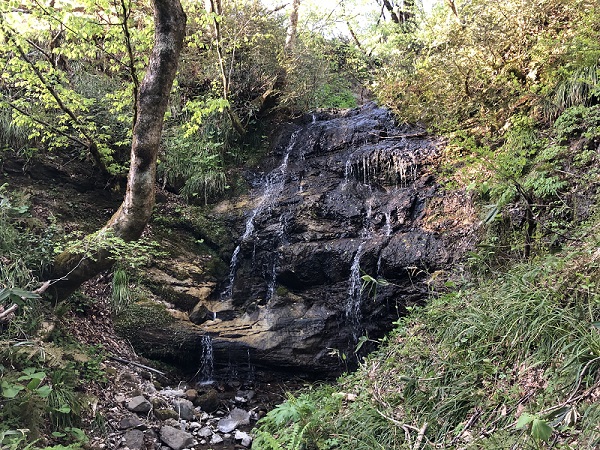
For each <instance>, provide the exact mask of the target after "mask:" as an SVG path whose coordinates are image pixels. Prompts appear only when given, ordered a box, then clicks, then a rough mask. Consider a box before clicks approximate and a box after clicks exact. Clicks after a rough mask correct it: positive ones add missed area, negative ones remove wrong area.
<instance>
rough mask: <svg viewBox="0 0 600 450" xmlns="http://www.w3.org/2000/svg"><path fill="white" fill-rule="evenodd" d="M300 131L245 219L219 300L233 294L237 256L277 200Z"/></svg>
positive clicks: (292, 138) (294, 136)
mask: <svg viewBox="0 0 600 450" xmlns="http://www.w3.org/2000/svg"><path fill="white" fill-rule="evenodd" d="M299 131H300V130H296V131H294V133H292V136H291V137H290V141H289V143H288V146H287V147H286V149H285V153H284V155H283V159H282V161H281V164H280V165H279V166H278V167H277V168H275V169H273V170H272V171H271V172H270V173H269V174H268V175H267V177H266V179H265V187H264V190H263V193H262V195H261V197H260V200H259V202H258V204H257V205H256V207H255V208H254V209H253V210H252V212H251V213H250V215H249V216H248V219H246V227H245V229H244V233H243V234H242V236H241V238H240V242H239V244H238V245H237V246H236V248H235V249H234V250H233V254H232V255H231V262H230V263H229V278H228V282H227V287H226V288H225V290H224V291H223V292H222V293H221V298H230V297H231V295H232V293H233V284H234V283H235V274H236V272H237V267H238V264H239V255H240V251H241V248H242V244H243V243H244V242H245V241H246V240H247V239H248V238H250V236H252V233H254V229H255V225H254V222H255V220H256V218H257V217H258V216H259V215H260V214H261V213H262V212H263V211H264V210H265V209H268V208H269V207H270V206H272V203H273V200H274V199H276V198H277V196H278V195H279V194H280V193H281V191H283V188H284V186H285V178H286V174H287V167H288V160H289V158H290V152H291V151H292V149H293V148H294V145H295V144H296V139H297V138H298V133H299Z"/></svg>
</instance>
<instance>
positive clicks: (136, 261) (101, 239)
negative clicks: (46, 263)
mask: <svg viewBox="0 0 600 450" xmlns="http://www.w3.org/2000/svg"><path fill="white" fill-rule="evenodd" d="M69 237H71V238H72V239H69V240H67V241H66V242H61V243H56V244H55V248H54V251H55V253H56V254H60V253H62V252H63V251H65V250H68V251H69V252H71V253H72V254H77V255H80V256H81V258H91V259H94V258H95V256H96V255H97V253H98V252H99V251H106V252H108V253H109V255H110V257H111V258H112V259H114V260H115V261H119V263H120V264H121V265H122V266H123V267H127V268H130V269H137V268H139V267H141V266H144V265H146V264H148V263H149V262H150V261H151V259H152V258H156V257H160V256H161V255H162V254H163V253H162V251H161V250H160V248H159V247H160V245H159V244H158V242H156V241H149V240H147V239H143V238H142V239H138V240H137V241H125V240H124V239H122V238H120V237H118V236H115V235H114V233H113V231H112V230H110V229H102V230H99V231H97V232H96V233H92V234H89V235H86V236H84V237H81V234H80V233H74V235H72V236H69ZM73 238H75V239H73Z"/></svg>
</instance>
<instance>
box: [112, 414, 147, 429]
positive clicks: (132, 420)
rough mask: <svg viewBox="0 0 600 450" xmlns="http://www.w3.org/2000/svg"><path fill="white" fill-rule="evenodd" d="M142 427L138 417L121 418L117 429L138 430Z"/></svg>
mask: <svg viewBox="0 0 600 450" xmlns="http://www.w3.org/2000/svg"><path fill="white" fill-rule="evenodd" d="M142 425H143V424H142V421H141V420H140V419H139V417H138V416H127V417H123V418H122V419H121V420H120V421H119V424H118V425H117V428H118V429H119V430H126V429H128V428H139V427H141V426H142Z"/></svg>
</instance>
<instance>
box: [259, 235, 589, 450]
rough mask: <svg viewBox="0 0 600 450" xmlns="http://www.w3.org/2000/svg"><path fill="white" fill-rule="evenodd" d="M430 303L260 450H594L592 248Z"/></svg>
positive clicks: (263, 427)
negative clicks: (530, 449)
mask: <svg viewBox="0 0 600 450" xmlns="http://www.w3.org/2000/svg"><path fill="white" fill-rule="evenodd" d="M587 231H588V234H590V235H593V236H594V237H593V238H591V239H589V240H588V241H587V243H586V244H585V245H578V246H576V247H575V246H573V247H570V248H568V249H566V250H565V251H563V252H562V253H558V254H555V255H548V256H544V257H540V258H538V259H535V260H532V261H529V262H522V263H518V264H516V265H513V267H512V268H511V269H510V270H508V271H506V272H504V273H496V274H495V276H494V277H491V278H490V277H487V278H486V279H484V280H481V281H478V282H474V281H471V282H468V283H467V282H465V284H464V285H463V286H461V287H460V288H458V287H455V288H453V289H452V290H451V292H448V293H444V294H440V295H433V296H432V298H431V300H430V302H429V304H428V305H427V306H425V307H423V308H419V309H415V310H413V311H412V312H411V314H410V315H409V316H407V317H405V318H402V319H400V320H399V321H398V323H397V328H396V329H395V331H394V332H393V333H392V334H391V335H390V336H388V337H387V338H386V339H384V341H383V342H382V346H381V348H380V349H379V350H378V351H377V352H375V353H374V354H372V355H370V356H369V357H368V358H367V359H365V360H364V362H363V363H362V365H361V367H360V369H359V370H358V371H357V372H356V373H353V374H349V375H346V376H344V377H342V378H341V379H340V380H338V383H337V385H336V386H335V387H332V386H327V387H323V388H319V389H316V390H313V391H310V392H306V393H303V394H300V395H299V396H297V397H291V398H290V399H289V400H288V402H287V403H285V404H283V405H281V406H279V407H278V408H276V409H275V410H274V411H272V412H270V413H269V414H267V416H266V417H265V418H263V419H262V420H261V421H260V422H259V427H258V430H257V432H256V445H257V446H258V448H261V449H265V450H266V449H277V448H284V449H291V448H294V449H352V450H360V449H365V450H366V449H417V448H421V449H433V448H480V449H527V448H532V449H535V448H565V449H567V448H569V449H593V448H598V446H600V427H599V425H598V424H599V423H600V402H598V399H599V398H600V292H599V285H598V283H599V280H600V275H599V274H600V250H598V248H599V244H600V240H599V239H598V237H597V233H596V231H597V225H596V226H595V227H592V228H590V229H588V230H587Z"/></svg>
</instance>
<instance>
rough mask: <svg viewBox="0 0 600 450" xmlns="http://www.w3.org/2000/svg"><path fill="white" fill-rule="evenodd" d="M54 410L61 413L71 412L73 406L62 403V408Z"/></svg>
mask: <svg viewBox="0 0 600 450" xmlns="http://www.w3.org/2000/svg"><path fill="white" fill-rule="evenodd" d="M54 411H56V412H57V413H61V414H69V413H70V412H71V408H70V407H69V405H62V406H61V407H60V408H54Z"/></svg>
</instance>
